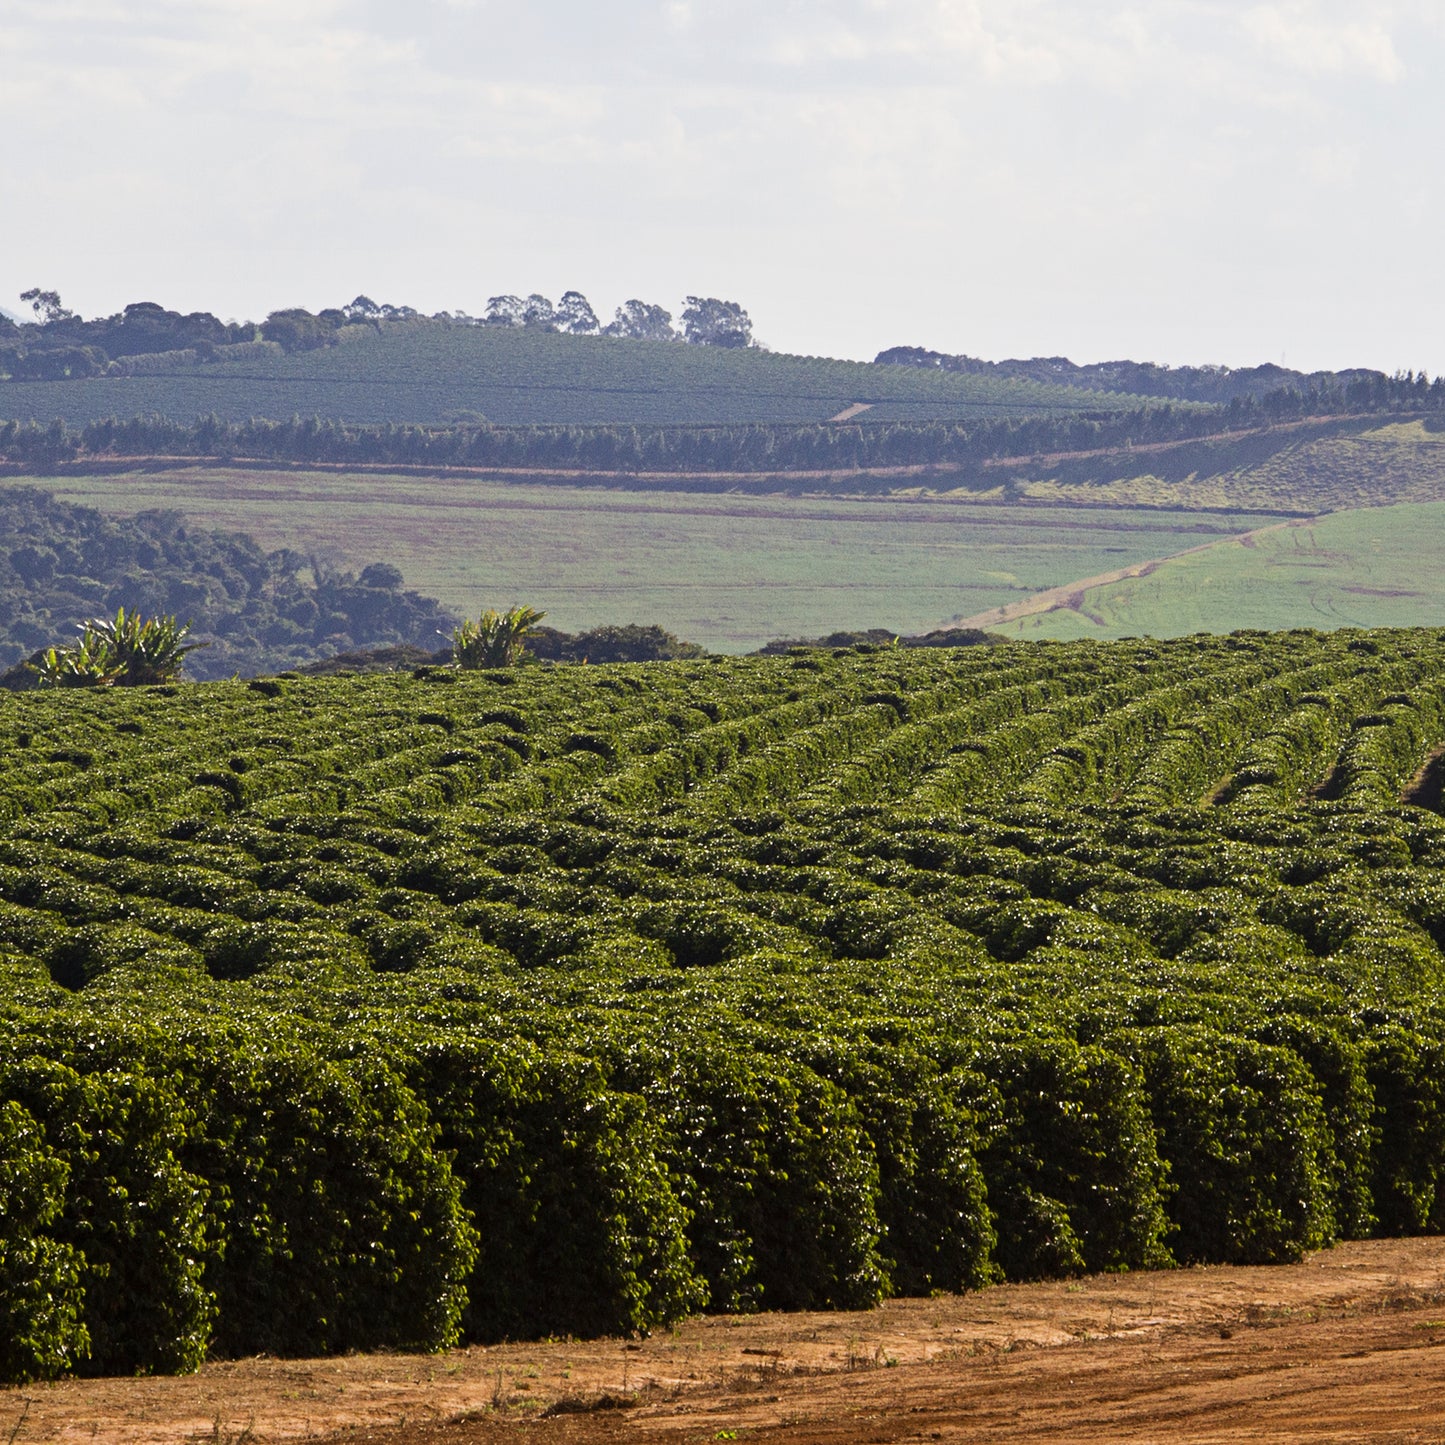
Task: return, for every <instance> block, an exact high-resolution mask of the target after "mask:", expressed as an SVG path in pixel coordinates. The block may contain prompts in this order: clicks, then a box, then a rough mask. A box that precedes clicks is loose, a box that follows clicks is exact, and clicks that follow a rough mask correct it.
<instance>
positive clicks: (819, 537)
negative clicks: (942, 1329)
mask: <svg viewBox="0 0 1445 1445" xmlns="http://www.w3.org/2000/svg"><path fill="white" fill-rule="evenodd" d="M46 485H47V487H48V489H50V490H53V491H54V493H55V495H56V496H58V497H60V498H62V499H63V500H66V501H75V502H82V503H85V504H87V505H91V506H97V507H100V508H102V509H103V510H107V511H111V512H116V513H133V512H136V511H140V510H143V509H147V508H157V507H172V508H176V509H178V510H180V511H182V512H184V513H185V515H186V516H187V517H188V518H192V519H194V520H195V521H196V522H197V523H198V524H204V525H206V526H210V527H223V528H231V529H235V530H237V531H245V532H249V533H250V534H251V535H253V536H254V537H256V539H257V540H258V541H260V542H261V543H263V544H264V545H266V546H268V547H280V546H287V547H292V548H295V549H297V550H301V551H314V552H317V553H319V554H320V555H321V556H322V557H328V558H334V559H336V560H337V561H338V562H341V561H344V563H345V565H347V566H349V567H352V568H355V567H359V566H361V565H364V564H365V563H368V562H371V561H375V560H382V561H387V562H391V563H393V564H394V565H396V566H397V567H400V568H401V570H402V572H403V573H404V574H405V576H406V579H407V583H408V585H409V586H412V587H415V588H418V589H419V590H421V591H422V592H425V593H428V594H429V595H433V596H436V597H439V598H440V599H441V600H442V601H443V602H444V603H446V604H448V605H449V606H453V607H457V608H461V609H463V610H465V611H468V612H473V613H475V612H477V611H479V610H480V609H481V608H483V607H487V606H496V605H505V604H507V603H509V602H512V601H525V602H527V603H530V604H531V605H533V606H537V607H543V608H545V609H546V610H547V613H548V620H549V621H550V622H552V623H553V624H555V625H556V626H558V627H562V628H566V629H568V630H574V629H580V628H586V627H591V626H595V625H597V624H598V623H603V622H627V621H639V622H657V623H661V624H662V625H663V626H664V627H666V628H668V629H669V630H670V631H673V632H676V633H677V634H679V635H680V636H683V637H686V638H688V639H689V640H691V641H694V642H700V643H703V644H704V645H706V646H708V647H710V648H715V649H720V650H725V651H744V650H748V649H751V648H755V647H758V646H761V644H762V643H764V642H766V641H768V640H769V639H771V638H774V637H779V636H818V635H820V634H823V633H826V632H830V631H833V630H835V629H838V628H855V627H856V628H866V627H891V628H896V629H898V630H900V631H915V630H922V629H926V628H928V627H931V626H933V625H935V624H936V623H937V622H938V621H939V620H940V619H942V618H946V617H950V616H953V615H955V614H963V613H972V612H977V611H979V610H981V609H983V608H986V607H993V606H998V605H1000V604H1002V603H1006V602H1014V601H1018V600H1020V599H1022V598H1026V597H1028V596H1030V595H1031V594H1033V593H1035V592H1037V591H1039V590H1041V589H1042V588H1045V587H1050V586H1055V585H1057V584H1059V583H1063V582H1068V581H1070V580H1071V579H1073V578H1075V577H1082V576H1090V575H1094V574H1096V573H1100V572H1104V571H1107V570H1110V569H1113V568H1117V567H1123V566H1127V565H1128V564H1130V563H1134V562H1141V561H1145V560H1147V559H1150V558H1155V557H1164V556H1169V555H1171V554H1173V553H1176V552H1179V551H1181V550H1182V549H1183V548H1185V547H1191V546H1198V545H1200V544H1201V543H1208V542H1211V541H1214V540H1216V539H1218V538H1220V537H1224V536H1229V535H1233V534H1235V533H1239V532H1242V531H1244V530H1246V529H1247V528H1249V527H1253V526H1258V525H1260V521H1261V519H1260V518H1258V517H1243V516H1230V515H1227V514H1217V513H1216V514H1206V513H1197V512H1171V513H1163V512H1158V511H1154V512H1150V511H1132V510H1127V509H1119V510H1112V509H1111V510H1103V511H1094V510H1089V511H1083V510H1072V511H1071V510H1068V509H1063V508H1061V509H1059V510H1058V511H1052V510H1050V511H1047V512H1045V511H1043V510H1042V509H1039V508H1037V507H1010V506H1003V505H999V504H998V503H988V502H983V503H980V502H977V501H974V500H966V499H949V500H941V499H924V498H893V499H882V500H877V501H865V500H850V499H824V498H812V497H785V496H778V497H742V496H732V495H727V494H722V495H714V496H699V495H688V494H681V493H668V492H647V493H639V492H627V491H621V490H616V491H606V490H601V489H597V488H573V487H560V486H532V485H519V484H510V483H503V482H485V481H477V480H474V479H462V478H446V477H400V476H375V475H369V474H368V475H364V476H357V475H344V474H343V475H336V474H330V473H325V474H323V473H293V472H286V473H279V472H258V471H243V470H221V469H205V468H196V469H190V470H180V471H158V472H135V473H127V474H124V475H120V476H107V477H93V478H86V477H81V478H65V479H63V480H52V481H48V482H47V483H46ZM1265 520H1268V519H1265Z"/></svg>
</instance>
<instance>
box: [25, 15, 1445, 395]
mask: <svg viewBox="0 0 1445 1445" xmlns="http://www.w3.org/2000/svg"><path fill="white" fill-rule="evenodd" d="M1442 112H1445V3H1442V0H1400V3H1386V0H1272V3H1255V0H1133V3H1119V0H833V3H828V0H409V3H406V4H402V3H399V0H0V195H3V196H4V198H5V207H4V209H5V217H4V223H3V225H0V305H4V306H6V307H7V308H9V309H10V310H11V311H18V310H19V309H20V306H19V302H18V293H19V292H20V291H21V290H23V289H25V288H26V287H29V286H35V285H40V286H44V287H51V288H56V289H58V290H59V291H60V292H61V294H62V296H63V297H64V299H65V301H66V303H67V304H69V305H70V306H72V307H74V308H75V309H77V310H79V311H81V312H82V313H83V314H85V315H87V316H89V315H94V314H100V313H105V312H110V311H115V310H118V309H119V308H120V307H121V306H122V305H124V304H125V303H126V302H128V301H135V300H150V301H159V302H161V303H163V304H165V305H168V306H175V307H179V308H181V309H184V310H190V309H206V310H213V311H216V312H217V313H219V314H220V315H222V316H224V317H250V318H254V319H259V318H261V317H262V316H264V314H265V313H266V312H268V311H271V310H275V309H277V308H279V307H283V306H297V305H301V306H308V307H311V308H313V309H315V308H319V307H322V306H327V305H337V304H341V303H344V302H346V301H348V300H350V299H351V297H353V296H355V295H356V294H357V293H358V292H365V293H366V294H368V295H370V296H372V297H374V298H375V299H377V300H379V301H390V302H394V303H405V304H409V305H412V306H416V307H419V308H421V309H423V310H427V311H432V310H439V309H443V308H445V309H452V308H461V309H463V310H466V311H470V312H473V313H480V312H481V311H482V310H483V309H484V308H485V305H486V300H487V297H488V296H490V295H493V294H496V293H498V292H505V291H514V292H522V293H525V292H528V291H541V292H544V293H546V294H548V295H550V296H552V297H554V298H555V297H556V296H557V295H559V294H560V293H561V292H562V291H563V290H566V289H568V288H571V287H576V288H578V289H580V290H582V291H585V292H586V293H587V294H588V295H589V296H590V297H591V299H592V301H593V304H594V306H596V308H597V310H598V311H599V313H601V314H603V315H604V318H605V317H606V316H608V315H610V313H611V311H612V309H613V308H614V307H615V306H616V305H617V304H618V303H619V302H621V301H623V300H625V299H626V298H628V297H631V296H638V297H641V298H643V299H645V300H650V301H657V302H661V303H662V304H664V305H667V306H668V307H669V308H670V309H672V310H673V311H674V312H676V311H679V310H680V309H681V306H680V303H681V298H682V297H683V296H684V295H685V294H686V293H688V292H697V293H701V294H705V295H718V296H723V297H727V298H731V299H734V300H738V301H741V302H742V303H743V305H745V306H746V307H748V309H749V310H750V312H751V314H752V317H753V320H754V323H755V326H756V330H757V334H758V335H759V337H760V338H761V339H762V340H763V341H765V342H767V343H768V344H770V345H772V346H773V347H775V348H777V349H779V350H788V351H801V352H817V353H825V354H830V355H837V356H853V357H864V358H869V357H871V356H872V355H873V354H874V353H875V352H876V351H877V350H879V349H880V348H881V347H884V346H889V345H897V344H902V343H909V344H917V345H926V346H933V347H936V348H939V349H940V350H946V351H966V352H969V353H971V354H974V355H978V356H986V357H1002V356H1028V355H1036V354H1064V355H1069V356H1072V357H1074V358H1075V359H1076V360H1081V361H1086V360H1100V359H1105V358H1109V357H1118V356H1130V357H1134V358H1136V359H1141V360H1142V359H1153V360H1158V361H1168V362H1174V363H1180V362H1204V361H1221V362H1228V363H1232V364H1249V363H1254V362H1258V361H1264V360H1270V361H1279V360H1281V359H1284V360H1285V361H1286V362H1287V364H1289V365H1291V366H1300V367H1306V368H1311V367H1316V366H1326V367H1338V366H1346V365H1370V366H1378V367H1382V368H1385V369H1387V370H1393V369H1394V368H1396V367H1422V366H1423V367H1427V368H1429V369H1430V371H1431V372H1432V373H1433V372H1435V371H1437V370H1439V371H1445V324H1442V323H1445V301H1442V288H1441V286H1440V283H1439V279H1438V276H1439V259H1438V253H1439V248H1440V240H1441V234H1442V222H1445V186H1442V180H1441V175H1442V163H1441V151H1442V130H1445V127H1442V118H1445V117H1442Z"/></svg>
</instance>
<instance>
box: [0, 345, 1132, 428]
mask: <svg viewBox="0 0 1445 1445" xmlns="http://www.w3.org/2000/svg"><path fill="white" fill-rule="evenodd" d="M860 402H861V403H867V404H868V405H869V407H870V410H869V411H867V412H865V413H863V416H864V417H866V418H867V419H869V420H876V421H935V420H940V419H946V420H957V419H960V418H983V417H997V416H1009V415H1028V414H1034V413H1039V412H1059V411H1090V410H1105V411H1119V410H1123V409H1126V408H1128V407H1131V406H1138V405H1143V404H1147V403H1146V402H1145V401H1144V399H1143V398H1139V397H1131V396H1125V395H1122V394H1114V393H1110V394H1105V393H1101V392H1088V391H1080V390H1078V389H1074V388H1069V387H1052V386H1045V385H1042V384H1040V383H1037V382H1028V381H1010V380H1004V379H1000V378H996V377H988V376H962V375H957V374H953V373H944V372H935V371H926V370H921V369H919V368H916V367H906V366H877V365H874V364H873V363H871V362H855V361H834V360H830V359H828V358H826V357H812V356H783V355H776V354H774V353H772V352H765V351H728V350H720V349H718V348H715V347H704V346H685V345H682V344H680V343H672V342H652V341H618V340H611V339H604V338H602V337H594V336H561V335H554V334H549V333H545V332H536V331H510V330H504V329H499V328H496V327H480V326H469V327H462V326H456V327H444V326H436V325H424V326H392V327H388V328H387V329H386V330H385V331H383V332H382V333H380V334H378V335H374V336H370V337H364V338H362V339H360V340H357V341H351V342H348V343H347V344H345V345H342V346H336V347H330V348H326V349H324V350H320V351H307V352H299V353H296V354H294V355H290V356H276V357H269V358H267V357H263V358H260V359H255V358H253V359H249V360H246V361H227V362H220V363H215V364H208V365H204V366H200V365H195V364H185V363H178V364H177V365H176V366H175V368H174V369H173V370H172V371H170V372H168V373H165V374H162V375H156V376H130V377H124V376H108V377H97V378H93V379H89V380H84V381H64V382H6V383H4V385H3V386H0V419H4V420H8V419H14V420H22V421H31V420H33V421H38V422H50V421H52V420H54V419H55V418H57V417H60V418H63V419H64V420H65V421H67V422H69V423H70V424H71V425H72V426H75V425H80V424H83V423H85V422H89V421H97V420H102V419H104V418H106V417H112V416H115V417H129V416H143V415H148V414H151V413H154V414H158V415H161V416H164V417H169V418H171V419H172V420H175V421H180V422H191V421H194V420H195V419H196V417H198V416H206V415H209V414H212V413H214V414H215V415H217V416H219V417H223V418H225V419H226V420H228V421H245V420H247V419H248V418H250V417H253V416H260V417H272V418H285V417H290V416H292V415H300V416H311V415H317V416H323V417H329V418H333V419H336V420H341V421H348V422H357V423H367V422H369V423H383V422H396V423H398V424H441V423H445V422H449V421H475V420H486V421H491V422H496V423H499V424H505V425H534V424H544V423H567V424H585V423H638V424H643V423H652V424H666V425H680V424H684V423H689V422H692V423H725V422H819V421H827V420H828V419H829V418H830V417H833V416H836V415H837V414H838V413H839V412H840V411H843V410H844V409H845V408H847V407H850V406H853V405H855V404H857V403H860Z"/></svg>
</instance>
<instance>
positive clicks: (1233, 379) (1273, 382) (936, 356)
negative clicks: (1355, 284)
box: [874, 346, 1414, 405]
mask: <svg viewBox="0 0 1445 1445" xmlns="http://www.w3.org/2000/svg"><path fill="white" fill-rule="evenodd" d="M874 359H875V361H876V362H877V363H878V364H880V365H883V366H919V367H927V368H931V369H932V370H935V371H953V372H961V373H963V374H965V375H970V376H995V377H998V378H1000V379H1003V380H1009V381H1037V382H1043V383H1045V384H1047V385H1050V386H1073V387H1078V388H1080V389H1082V390H1086V391H1116V392H1127V393H1129V394H1130V395H1132V396H1157V397H1168V398H1170V399H1171V400H1175V401H1201V402H1209V403H1212V404H1216V405H1220V404H1223V403H1226V402H1230V401H1233V400H1234V399H1235V398H1236V397H1251V398H1253V399H1254V400H1256V401H1262V400H1263V399H1264V398H1265V397H1266V396H1268V395H1269V394H1270V393H1271V392H1277V391H1280V390H1282V389H1284V388H1290V389H1293V390H1295V391H1299V392H1309V391H1332V390H1336V389H1339V390H1344V389H1346V388H1348V387H1349V386H1350V385H1351V384H1352V383H1357V382H1370V381H1377V380H1383V379H1385V374H1384V372H1380V371H1371V370H1369V369H1367V368H1364V367H1355V368H1352V369H1351V370H1348V371H1291V370H1290V369H1289V368H1288V367H1284V366H1270V365H1265V366H1246V367H1229V366H1160V365H1158V364H1157V363H1155V362H1152V361H1098V362H1094V363H1093V364H1092V365H1090V366H1080V365H1078V364H1077V363H1076V362H1073V361H1070V360H1069V358H1068V357H1067V356H1034V357H1030V358H1029V359H1027V360H1010V361H981V360H980V359H979V358H978V357H976V356H961V355H960V356H951V355H948V354H947V353H945V352H941V351H929V350H928V349H927V348H926V347H922V346H892V347H889V349H888V350H887V351H880V352H879V353H878V355H877V357H876V358H874ZM1409 379H1410V380H1411V381H1413V380H1414V377H1413V375H1410V377H1409Z"/></svg>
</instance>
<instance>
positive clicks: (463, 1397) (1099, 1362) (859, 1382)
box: [0, 1239, 1445, 1445]
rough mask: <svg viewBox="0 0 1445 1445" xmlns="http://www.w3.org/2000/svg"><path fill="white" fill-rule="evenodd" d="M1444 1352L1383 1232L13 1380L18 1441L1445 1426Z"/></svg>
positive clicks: (600, 1438) (1174, 1436)
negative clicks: (39, 1380)
mask: <svg viewBox="0 0 1445 1445" xmlns="http://www.w3.org/2000/svg"><path fill="white" fill-rule="evenodd" d="M1441 1346H1445V1240H1436V1239H1424V1240H1405V1241H1399V1240H1373V1241H1369V1242H1365V1243H1356V1244H1346V1245H1341V1246H1339V1247H1338V1248H1336V1249H1333V1250H1328V1251H1325V1252H1323V1253H1321V1254H1317V1255H1313V1256H1311V1257H1310V1258H1309V1259H1308V1260H1306V1261H1304V1262H1303V1263H1301V1264H1297V1265H1285V1266H1278V1267H1274V1268H1256V1269H1245V1268H1223V1267H1219V1268H1210V1269H1193V1270H1178V1271H1172V1272H1162V1273H1149V1274H1128V1275H1101V1276H1096V1277H1093V1278H1089V1279H1084V1280H1076V1281H1072V1282H1069V1281H1059V1282H1055V1283H1048V1284H1037V1285H1006V1286H1000V1287H998V1288H995V1289H990V1290H987V1291H985V1292H983V1293H981V1294H973V1295H967V1296H961V1297H960V1296H948V1297H943V1298H938V1299H927V1300H893V1301H890V1302H889V1303H887V1304H886V1305H884V1306H883V1307H882V1308H880V1309H877V1310H872V1311H869V1312H867V1313H862V1314H799V1315H777V1314H770V1315H754V1316H748V1317H741V1318H739V1317H712V1318H701V1319H694V1320H689V1321H687V1322H686V1323H685V1324H683V1325H682V1326H680V1327H679V1328H678V1329H676V1330H672V1331H667V1332H665V1333H661V1334H658V1335H654V1336H653V1337H651V1338H650V1339H647V1340H633V1341H627V1340H616V1339H614V1340H594V1341H587V1342H577V1341H560V1342H548V1343H543V1344H521V1345H502V1346H495V1347H492V1348H489V1349H482V1348H473V1349H467V1350H457V1351H453V1352H451V1353H448V1354H443V1355H420V1356H418V1355H365V1356H361V1355H358V1356H350V1357H346V1358H341V1359H330V1360H272V1359H264V1358H262V1359H251V1360H238V1361H228V1362H219V1363H216V1364H212V1365H208V1366H206V1368H205V1369H203V1370H202V1371H201V1372H200V1373H199V1374H196V1375H191V1376H187V1377H182V1378H165V1379H133V1380H130V1379H127V1380H114V1379H113V1380H75V1381H67V1382H65V1383H63V1384H59V1385H48V1386H37V1385H32V1386H26V1387H22V1388H17V1389H9V1390H0V1442H4V1445H34V1442H41V1441H57V1442H59V1441H65V1442H79V1441H91V1440H102V1441H116V1442H121V1445H162V1442H165V1445H172V1442H184V1441H195V1442H202V1441H205V1442H211V1445H273V1442H282V1441H287V1442H294V1441H319V1440H329V1441H332V1442H333V1445H342V1442H362V1441H365V1442H368V1445H494V1442H503V1441H505V1442H513V1445H543V1442H547V1445H589V1442H617V1441H623V1440H638V1441H643V1442H655V1445H681V1442H693V1441H710V1440H731V1439H737V1440H758V1441H784V1440H786V1441H789V1442H798V1445H812V1442H818V1445H821V1442H828V1445H863V1442H874V1441H876V1442H880V1445H881V1442H889V1445H892V1442H905V1441H907V1442H914V1441H930V1440H943V1441H970V1442H974V1441H978V1442H1010V1445H1014V1442H1025V1441H1027V1442H1037V1441H1052V1442H1059V1441H1068V1442H1075V1441H1082V1442H1102V1441H1166V1440H1167V1441H1169V1442H1170V1445H1184V1442H1203V1441H1210V1442H1242V1441H1245V1440H1301V1441H1312V1442H1325V1441H1330V1442H1336V1441H1339V1442H1343V1441H1359V1440H1378V1441H1412V1442H1420V1441H1436V1442H1445V1349H1442V1348H1441ZM12 1431H13V1433H12Z"/></svg>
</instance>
